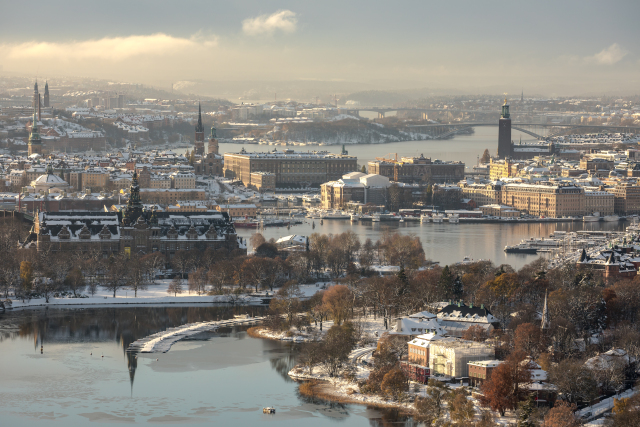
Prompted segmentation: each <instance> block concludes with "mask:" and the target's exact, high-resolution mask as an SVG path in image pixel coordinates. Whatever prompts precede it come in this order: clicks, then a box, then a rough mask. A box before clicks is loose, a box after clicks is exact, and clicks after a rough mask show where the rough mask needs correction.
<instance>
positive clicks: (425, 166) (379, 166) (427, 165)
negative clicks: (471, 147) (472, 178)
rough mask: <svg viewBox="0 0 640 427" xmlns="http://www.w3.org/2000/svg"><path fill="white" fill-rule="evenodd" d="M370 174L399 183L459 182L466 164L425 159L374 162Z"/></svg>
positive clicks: (421, 157)
mask: <svg viewBox="0 0 640 427" xmlns="http://www.w3.org/2000/svg"><path fill="white" fill-rule="evenodd" d="M368 172H369V173H370V174H377V175H382V176H386V177H387V178H389V179H392V180H394V181H397V182H406V183H413V182H429V183H446V182H458V181H460V180H461V179H463V178H464V163H462V162H443V161H441V160H434V161H431V159H430V158H428V157H424V156H423V155H422V154H421V155H420V157H402V158H401V159H400V161H396V160H393V159H387V160H373V161H370V162H369V163H368Z"/></svg>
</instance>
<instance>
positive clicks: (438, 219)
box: [432, 214, 444, 223]
mask: <svg viewBox="0 0 640 427" xmlns="http://www.w3.org/2000/svg"><path fill="white" fill-rule="evenodd" d="M432 220H433V222H435V223H439V222H444V214H435V215H433V217H432Z"/></svg>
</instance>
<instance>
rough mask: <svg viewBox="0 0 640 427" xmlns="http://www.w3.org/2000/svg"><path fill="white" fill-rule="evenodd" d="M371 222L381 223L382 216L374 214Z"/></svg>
mask: <svg viewBox="0 0 640 427" xmlns="http://www.w3.org/2000/svg"><path fill="white" fill-rule="evenodd" d="M371 222H380V214H373V216H372V217H371Z"/></svg>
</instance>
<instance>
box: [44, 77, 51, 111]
mask: <svg viewBox="0 0 640 427" xmlns="http://www.w3.org/2000/svg"><path fill="white" fill-rule="evenodd" d="M49 107H50V105H49V82H46V81H45V82H44V108H49Z"/></svg>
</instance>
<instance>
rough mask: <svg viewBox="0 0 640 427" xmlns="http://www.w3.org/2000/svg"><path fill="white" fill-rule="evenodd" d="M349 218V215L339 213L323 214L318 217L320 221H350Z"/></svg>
mask: <svg viewBox="0 0 640 427" xmlns="http://www.w3.org/2000/svg"><path fill="white" fill-rule="evenodd" d="M350 218H351V215H349V214H348V213H346V212H341V211H333V212H325V213H323V214H322V216H321V217H320V219H350Z"/></svg>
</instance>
